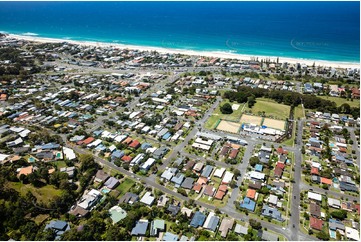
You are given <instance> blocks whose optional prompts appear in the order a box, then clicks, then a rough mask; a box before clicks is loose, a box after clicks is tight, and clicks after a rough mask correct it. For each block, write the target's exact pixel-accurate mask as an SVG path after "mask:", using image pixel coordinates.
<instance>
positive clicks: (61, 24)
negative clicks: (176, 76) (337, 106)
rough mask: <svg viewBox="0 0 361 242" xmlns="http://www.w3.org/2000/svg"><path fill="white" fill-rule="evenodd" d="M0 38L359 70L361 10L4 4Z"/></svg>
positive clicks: (309, 5)
mask: <svg viewBox="0 0 361 242" xmlns="http://www.w3.org/2000/svg"><path fill="white" fill-rule="evenodd" d="M0 31H3V32H8V33H14V34H24V33H25V34H36V35H38V36H39V37H50V38H63V39H71V40H84V41H101V42H110V43H114V42H115V43H123V44H133V45H143V46H155V47H164V48H174V49H190V50H197V51H222V52H232V53H239V54H246V55H263V56H279V57H290V58H304V59H314V60H327V61H338V62H357V63H359V62H360V2H0Z"/></svg>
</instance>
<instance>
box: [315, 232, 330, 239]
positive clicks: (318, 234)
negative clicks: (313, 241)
mask: <svg viewBox="0 0 361 242" xmlns="http://www.w3.org/2000/svg"><path fill="white" fill-rule="evenodd" d="M316 237H317V238H319V239H321V240H330V236H329V235H328V233H325V232H324V231H320V232H318V233H317V234H316Z"/></svg>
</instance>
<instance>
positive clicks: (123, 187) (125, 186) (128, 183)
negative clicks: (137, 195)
mask: <svg viewBox="0 0 361 242" xmlns="http://www.w3.org/2000/svg"><path fill="white" fill-rule="evenodd" d="M134 184H135V182H134V181H133V180H131V179H129V178H125V179H124V180H123V181H121V182H120V185H119V186H118V187H117V188H116V189H115V190H117V191H119V193H120V194H119V196H120V197H121V196H123V195H124V194H125V193H127V192H128V191H129V189H130V188H131V187H132V186H133V185H134Z"/></svg>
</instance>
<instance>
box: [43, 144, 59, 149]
mask: <svg viewBox="0 0 361 242" xmlns="http://www.w3.org/2000/svg"><path fill="white" fill-rule="evenodd" d="M59 148H60V145H59V144H55V143H48V144H45V145H42V146H41V149H42V150H54V149H59Z"/></svg>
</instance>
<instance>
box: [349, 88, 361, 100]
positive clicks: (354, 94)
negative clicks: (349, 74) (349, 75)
mask: <svg viewBox="0 0 361 242" xmlns="http://www.w3.org/2000/svg"><path fill="white" fill-rule="evenodd" d="M351 91H352V93H351V97H352V98H360V89H358V88H356V87H354V88H352V89H351Z"/></svg>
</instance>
